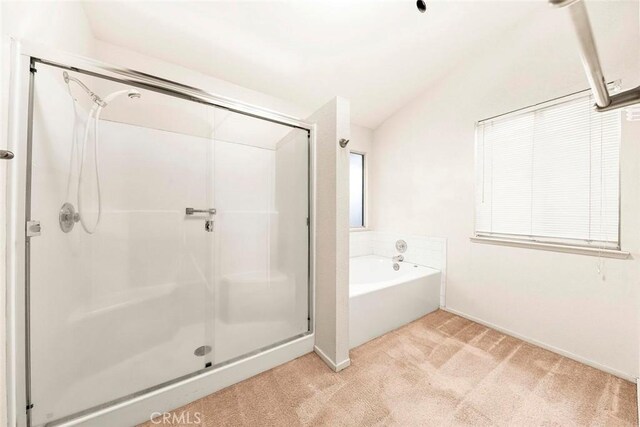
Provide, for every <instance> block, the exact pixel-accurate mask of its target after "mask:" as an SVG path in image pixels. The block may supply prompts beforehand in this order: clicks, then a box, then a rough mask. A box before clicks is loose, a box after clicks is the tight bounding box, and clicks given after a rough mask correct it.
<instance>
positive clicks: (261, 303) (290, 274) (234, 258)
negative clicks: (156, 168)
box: [213, 108, 310, 364]
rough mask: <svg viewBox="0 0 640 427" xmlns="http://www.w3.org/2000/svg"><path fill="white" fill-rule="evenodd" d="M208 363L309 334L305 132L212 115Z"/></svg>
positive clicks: (236, 116)
mask: <svg viewBox="0 0 640 427" xmlns="http://www.w3.org/2000/svg"><path fill="white" fill-rule="evenodd" d="M215 123H216V126H215V131H214V134H213V137H214V147H215V148H214V152H215V154H214V180H213V183H214V189H215V191H214V192H215V205H216V209H217V214H216V232H215V241H216V249H215V251H214V256H215V267H214V271H215V279H214V283H215V298H214V300H215V304H216V306H215V308H214V310H213V313H214V314H215V332H214V334H215V337H216V340H215V341H216V348H215V352H214V363H215V364H218V363H224V362H227V361H229V360H233V359H237V358H239V357H242V356H244V355H247V354H249V353H252V352H256V351H258V350H260V349H264V348H268V347H270V346H273V345H275V344H279V343H282V342H283V341H285V340H287V339H291V338H293V337H296V336H298V335H300V334H303V333H305V332H307V331H309V328H310V319H309V224H308V217H309V134H308V132H307V131H306V130H303V129H298V128H292V127H289V126H284V125H280V124H276V123H273V122H269V121H266V120H260V119H257V118H254V117H249V116H246V115H242V114H239V113H234V112H231V111H227V110H222V109H218V108H216V109H215Z"/></svg>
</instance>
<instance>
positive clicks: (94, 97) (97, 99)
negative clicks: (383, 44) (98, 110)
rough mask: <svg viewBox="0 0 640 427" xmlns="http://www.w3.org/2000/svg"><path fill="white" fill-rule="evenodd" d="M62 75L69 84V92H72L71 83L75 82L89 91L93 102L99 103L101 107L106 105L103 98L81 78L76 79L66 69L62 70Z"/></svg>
mask: <svg viewBox="0 0 640 427" xmlns="http://www.w3.org/2000/svg"><path fill="white" fill-rule="evenodd" d="M62 77H63V78H64V82H65V83H66V84H67V86H69V93H71V85H70V83H71V82H74V83H76V84H77V85H78V86H80V87H81V88H82V90H84V91H85V92H87V94H88V95H89V98H91V100H92V101H93V102H95V103H96V104H98V105H99V106H101V107H104V106H105V105H106V103H105V102H104V101H103V100H102V98H100V97H99V96H98V95H96V94H95V93H93V91H92V90H91V89H89V88H88V87H87V86H86V85H85V84H84V83H82V82H81V81H80V80H78V79H76V78H75V77H72V76H70V75H69V73H67V72H66V71H63V72H62Z"/></svg>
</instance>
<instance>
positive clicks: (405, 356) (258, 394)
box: [144, 310, 638, 427]
mask: <svg viewBox="0 0 640 427" xmlns="http://www.w3.org/2000/svg"><path fill="white" fill-rule="evenodd" d="M196 413H198V414H199V416H197V417H196V416H195V414H196ZM637 413H638V412H637V400H636V386H635V384H632V383H630V382H628V381H625V380H623V379H620V378H617V377H615V376H612V375H609V374H607V373H604V372H602V371H599V370H596V369H593V368H591V367H588V366H586V365H583V364H581V363H578V362H575V361H573V360H571V359H568V358H566V357H563V356H560V355H558V354H555V353H552V352H550V351H547V350H544V349H542V348H540V347H536V346H534V345H531V344H528V343H526V342H523V341H521V340H519V339H516V338H513V337H511V336H508V335H505V334H502V333H500V332H497V331H495V330H493V329H490V328H487V327H485V326H482V325H480V324H477V323H474V322H471V321H469V320H466V319H464V318H462V317H459V316H455V315H453V314H451V313H448V312H445V311H442V310H439V311H436V312H434V313H431V314H429V315H427V316H425V317H423V318H421V319H418V320H417V321H415V322H413V323H410V324H408V325H406V326H403V327H402V328H400V329H397V330H395V331H393V332H390V333H388V334H386V335H384V336H382V337H379V338H377V339H375V340H373V341H370V342H368V343H366V344H364V345H362V346H360V347H358V348H356V349H354V350H352V351H351V366H350V367H349V368H347V369H345V370H344V371H342V372H340V373H334V372H333V371H331V370H330V369H329V368H328V367H327V366H326V365H325V364H324V363H323V362H322V361H321V360H320V359H319V358H318V357H317V356H316V355H315V354H308V355H305V356H303V357H300V358H298V359H296V360H293V361H291V362H289V363H286V364H284V365H282V366H278V367H277V368H274V369H271V370H270V371H267V372H264V373H262V374H260V375H257V376H255V377H253V378H250V379H248V380H246V381H243V382H241V383H238V384H235V385H233V386H231V387H228V388H226V389H224V390H221V391H219V392H217V393H214V394H211V395H209V396H207V397H204V398H202V399H200V400H197V401H195V402H193V403H190V404H189V405H186V406H184V407H182V408H179V409H176V410H175V411H174V414H176V415H178V417H176V418H174V420H178V421H179V420H180V417H179V415H180V414H182V415H183V420H185V419H186V418H184V416H186V415H187V414H189V415H190V419H189V421H190V423H189V424H185V425H189V426H194V425H197V426H202V427H205V426H206V427H212V426H387V425H394V426H518V427H523V426H637V425H638V418H637ZM154 421H155V423H151V422H148V423H147V424H145V425H144V426H145V427H152V426H157V425H158V424H157V423H158V421H159V420H154ZM194 421H199V423H198V422H194ZM162 424H164V425H182V424H180V423H179V422H178V423H173V424H171V423H170V422H169V423H161V425H162Z"/></svg>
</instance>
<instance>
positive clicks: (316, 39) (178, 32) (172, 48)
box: [84, 0, 637, 128]
mask: <svg viewBox="0 0 640 427" xmlns="http://www.w3.org/2000/svg"><path fill="white" fill-rule="evenodd" d="M546 3H547V2H546V1H545V0H535V1H459V0H448V1H447V0H439V1H438V0H427V4H428V11H427V13H425V14H420V13H418V11H417V9H416V7H415V2H414V1H412V0H403V1H362V0H352V1H345V0H341V1H253V2H249V1H220V2H216V1H213V2H188V1H186V2H185V1H170V2H153V3H148V2H87V3H85V5H84V7H85V11H86V13H87V15H88V17H89V21H90V23H91V27H92V30H93V31H94V34H95V36H96V38H98V39H100V40H103V41H105V42H109V43H112V44H115V45H119V46H122V47H126V48H129V49H132V50H135V51H138V52H142V53H145V54H147V55H151V56H155V57H157V58H160V59H163V60H166V61H169V62H173V63H178V64H180V65H183V66H185V67H188V68H192V69H195V70H197V71H200V72H202V73H205V74H208V75H211V76H214V77H217V78H220V79H224V80H227V81H230V82H233V83H236V84H238V85H241V86H245V87H248V88H251V89H254V90H257V91H261V92H264V93H268V94H270V95H273V96H276V97H279V98H283V99H286V100H289V101H292V102H294V103H296V104H298V105H300V106H301V107H304V108H309V109H313V108H316V107H318V106H319V105H321V104H322V103H324V102H326V101H327V100H328V99H329V98H330V97H332V96H335V95H340V96H344V97H346V98H348V99H350V101H351V112H352V121H353V122H354V123H357V124H360V125H363V126H367V127H370V128H376V127H377V126H378V125H379V124H380V123H381V122H382V121H384V120H385V119H386V118H387V117H389V116H390V115H391V114H392V113H393V112H395V111H396V110H398V108H400V107H401V106H403V105H404V104H406V103H407V102H409V101H410V100H411V99H413V98H414V97H416V96H417V95H418V94H419V93H421V92H423V91H424V90H425V89H427V88H428V87H429V85H431V84H434V83H435V82H437V81H438V79H439V78H442V76H443V75H444V74H445V73H447V71H448V70H450V69H451V68H452V67H455V66H456V65H457V64H459V63H460V62H462V61H463V60H464V59H465V58H467V57H469V56H472V55H473V54H474V48H475V47H477V46H478V45H480V44H485V45H486V44H487V43H499V41H500V37H501V35H502V34H504V33H505V31H507V30H508V29H509V28H513V27H514V26H517V25H528V24H529V23H530V22H531V20H538V21H539V22H540V25H539V28H540V30H541V31H554V27H555V26H557V25H567V21H566V20H564V18H563V17H562V16H561V13H562V11H558V10H553V9H551V8H550V7H549V6H548V5H547V4H546ZM613 3H615V2H613ZM636 19H637V17H636ZM558 42H559V43H575V41H574V40H568V41H567V40H563V39H561V40H558ZM576 56H577V52H576Z"/></svg>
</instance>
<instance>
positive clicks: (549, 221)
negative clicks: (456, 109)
mask: <svg viewBox="0 0 640 427" xmlns="http://www.w3.org/2000/svg"><path fill="white" fill-rule="evenodd" d="M593 104H594V101H593V99H592V97H591V96H590V95H588V94H585V93H582V94H580V95H577V96H576V95H574V96H571V97H565V98H562V99H560V100H555V101H552V102H549V103H545V104H542V105H538V106H536V107H534V108H532V109H527V110H523V111H519V112H516V113H511V114H508V115H504V116H499V117H496V118H493V119H489V120H485V121H482V122H479V123H478V124H477V127H476V150H477V152H476V193H477V194H476V236H485V237H498V238H507V239H516V240H530V241H537V242H549V243H563V244H571V245H579V246H593V247H601V248H608V249H612V248H613V249H618V248H619V246H620V245H619V233H618V224H619V186H620V182H619V154H620V132H621V131H620V127H621V117H620V112H619V111H611V112H606V113H598V112H596V111H594V109H593Z"/></svg>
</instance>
